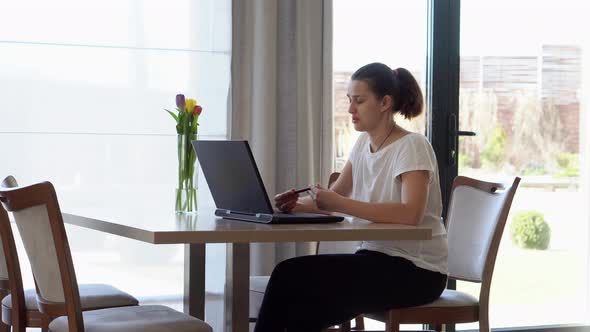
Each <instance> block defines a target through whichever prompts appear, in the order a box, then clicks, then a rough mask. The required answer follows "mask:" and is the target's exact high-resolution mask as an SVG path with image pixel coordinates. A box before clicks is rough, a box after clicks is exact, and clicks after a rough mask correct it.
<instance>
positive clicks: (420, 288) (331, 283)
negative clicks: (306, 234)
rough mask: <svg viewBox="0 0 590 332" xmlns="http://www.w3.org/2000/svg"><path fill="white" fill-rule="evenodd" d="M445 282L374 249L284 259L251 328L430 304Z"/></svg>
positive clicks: (327, 321) (311, 330) (305, 326)
mask: <svg viewBox="0 0 590 332" xmlns="http://www.w3.org/2000/svg"><path fill="white" fill-rule="evenodd" d="M446 282H447V276H446V275H444V274H441V273H438V272H433V271H429V270H425V269H421V268H418V267H416V266H415V265H414V264H413V263H411V262H410V261H408V260H406V259H404V258H400V257H392V256H389V255H386V254H383V253H379V252H375V251H368V250H361V251H359V252H357V253H355V254H337V255H313V256H303V257H296V258H292V259H288V260H286V261H283V262H281V263H279V264H278V265H277V266H276V267H275V269H274V271H273V272H272V275H271V277H270V281H269V283H268V286H267V288H266V293H265V294H264V300H263V301H262V307H261V308H260V313H259V316H258V321H257V323H256V328H255V329H254V332H284V331H285V330H287V331H288V332H295V331H296V332H300V331H301V332H303V331H305V332H317V331H320V330H321V329H323V328H327V327H329V326H332V325H336V324H340V323H342V322H344V321H347V320H350V319H353V318H354V317H356V316H357V315H359V314H361V313H368V312H377V311H384V310H387V309H392V308H402V307H409V306H416V305H421V304H425V303H429V302H432V301H434V300H435V299H437V298H438V297H439V296H440V294H441V293H442V291H443V290H444V288H445V286H446Z"/></svg>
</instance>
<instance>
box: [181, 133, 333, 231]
mask: <svg viewBox="0 0 590 332" xmlns="http://www.w3.org/2000/svg"><path fill="white" fill-rule="evenodd" d="M192 144H193V147H194V149H195V151H196V153H197V159H198V160H199V164H200V165H201V169H202V170H203V174H204V175H205V180H207V184H208V185H209V189H210V190H211V195H212V196H213V200H214V201H215V205H216V206H217V209H216V210H215V215H216V216H219V217H223V218H226V219H236V220H242V221H250V222H258V223H266V224H296V223H332V222H339V221H342V220H343V219H344V218H343V217H341V216H330V215H325V214H316V213H278V212H275V211H274V210H273V207H272V204H271V202H270V200H269V199H268V195H267V193H266V189H265V188H264V183H263V182H262V178H261V177H260V173H259V172H258V167H257V166H256V162H255V160H254V156H253V155H252V150H250V146H249V145H248V141H206V140H196V141H192Z"/></svg>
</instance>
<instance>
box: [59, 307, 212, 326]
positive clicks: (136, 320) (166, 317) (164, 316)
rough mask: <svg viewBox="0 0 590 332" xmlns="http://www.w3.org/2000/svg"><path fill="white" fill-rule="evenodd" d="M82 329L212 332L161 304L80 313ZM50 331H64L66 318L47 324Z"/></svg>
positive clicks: (204, 324)
mask: <svg viewBox="0 0 590 332" xmlns="http://www.w3.org/2000/svg"><path fill="white" fill-rule="evenodd" d="M82 315H83V319H84V331H85V332H173V331H174V332H185V331H186V332H213V329H212V328H211V326H209V324H207V323H205V322H203V321H201V320H199V319H197V318H194V317H191V316H189V315H185V314H183V313H181V312H178V311H176V310H173V309H170V308H168V307H165V306H161V305H149V306H133V307H121V308H109V309H100V310H92V311H84V312H83V313H82ZM49 330H50V331H52V332H68V318H67V317H66V316H62V317H58V318H56V319H54V320H53V321H52V322H51V323H50V324H49Z"/></svg>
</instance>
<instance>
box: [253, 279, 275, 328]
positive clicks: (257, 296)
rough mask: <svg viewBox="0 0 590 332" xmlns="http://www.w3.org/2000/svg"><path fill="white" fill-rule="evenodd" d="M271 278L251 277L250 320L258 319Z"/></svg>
mask: <svg viewBox="0 0 590 332" xmlns="http://www.w3.org/2000/svg"><path fill="white" fill-rule="evenodd" d="M269 279H270V277H269V276H257V277H250V316H249V317H250V318H256V317H258V312H259V311H260V306H261V305H262V299H263V298H264V292H265V291H266V285H268V280H269Z"/></svg>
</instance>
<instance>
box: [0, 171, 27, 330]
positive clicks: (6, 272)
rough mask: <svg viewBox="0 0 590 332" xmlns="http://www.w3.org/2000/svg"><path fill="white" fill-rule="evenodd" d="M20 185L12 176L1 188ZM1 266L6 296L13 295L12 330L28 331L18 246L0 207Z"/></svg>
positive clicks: (5, 213)
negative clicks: (5, 285) (5, 284)
mask: <svg viewBox="0 0 590 332" xmlns="http://www.w3.org/2000/svg"><path fill="white" fill-rule="evenodd" d="M17 186H18V184H17V182H16V179H15V178H14V177H12V176H9V177H7V178H6V179H4V181H2V184H0V187H2V188H14V187H17ZM0 265H1V268H0V269H1V272H0V273H1V277H2V278H3V279H2V281H5V282H6V283H7V287H3V289H5V290H6V292H5V294H2V295H7V294H8V293H11V294H12V296H11V301H12V317H11V324H12V330H13V331H18V332H24V331H25V330H26V305H25V293H24V290H23V281H22V275H21V271H20V264H19V260H18V254H17V251H16V244H15V242H14V236H13V234H12V228H11V226H10V219H9V218H8V213H7V212H6V210H5V209H4V207H2V206H1V205H0Z"/></svg>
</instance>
